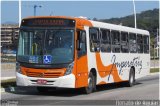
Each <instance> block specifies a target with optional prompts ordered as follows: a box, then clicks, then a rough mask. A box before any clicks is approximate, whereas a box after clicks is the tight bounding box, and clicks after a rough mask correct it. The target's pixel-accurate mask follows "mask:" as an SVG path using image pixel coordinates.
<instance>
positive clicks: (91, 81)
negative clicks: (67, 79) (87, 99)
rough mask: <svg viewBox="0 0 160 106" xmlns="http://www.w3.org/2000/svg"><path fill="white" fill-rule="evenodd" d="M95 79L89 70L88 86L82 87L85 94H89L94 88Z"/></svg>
mask: <svg viewBox="0 0 160 106" xmlns="http://www.w3.org/2000/svg"><path fill="white" fill-rule="evenodd" d="M95 81H96V79H95V76H94V75H93V73H92V72H91V73H90V74H89V77H88V86H87V87H85V88H84V91H85V93H86V94H90V93H92V92H93V91H95V89H96V82H95Z"/></svg>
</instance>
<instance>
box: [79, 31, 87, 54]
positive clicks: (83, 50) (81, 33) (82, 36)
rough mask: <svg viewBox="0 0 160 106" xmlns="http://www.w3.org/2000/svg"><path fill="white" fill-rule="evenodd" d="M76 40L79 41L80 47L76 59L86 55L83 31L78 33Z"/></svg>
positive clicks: (84, 33)
mask: <svg viewBox="0 0 160 106" xmlns="http://www.w3.org/2000/svg"><path fill="white" fill-rule="evenodd" d="M78 40H79V46H80V50H78V57H81V56H83V55H85V54H86V53H87V49H86V32H85V31H78Z"/></svg>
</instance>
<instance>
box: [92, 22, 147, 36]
mask: <svg viewBox="0 0 160 106" xmlns="http://www.w3.org/2000/svg"><path fill="white" fill-rule="evenodd" d="M91 23H92V25H93V26H94V27H99V28H106V29H111V30H117V31H124V32H130V33H137V34H144V35H149V32H148V31H147V30H142V29H137V28H132V27H127V26H122V25H115V24H110V23H104V22H97V21H91Z"/></svg>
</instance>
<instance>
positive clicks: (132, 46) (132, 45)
mask: <svg viewBox="0 0 160 106" xmlns="http://www.w3.org/2000/svg"><path fill="white" fill-rule="evenodd" d="M129 49H130V53H136V52H137V40H136V34H133V33H130V34H129Z"/></svg>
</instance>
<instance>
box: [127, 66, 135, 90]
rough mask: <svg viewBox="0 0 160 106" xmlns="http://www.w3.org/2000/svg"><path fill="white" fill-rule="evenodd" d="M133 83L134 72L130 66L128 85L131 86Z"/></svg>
mask: <svg viewBox="0 0 160 106" xmlns="http://www.w3.org/2000/svg"><path fill="white" fill-rule="evenodd" d="M134 84H135V72H134V69H133V68H131V69H130V72H129V79H128V86H129V87H132V86H133V85H134Z"/></svg>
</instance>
